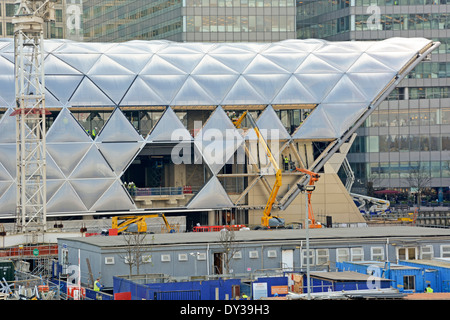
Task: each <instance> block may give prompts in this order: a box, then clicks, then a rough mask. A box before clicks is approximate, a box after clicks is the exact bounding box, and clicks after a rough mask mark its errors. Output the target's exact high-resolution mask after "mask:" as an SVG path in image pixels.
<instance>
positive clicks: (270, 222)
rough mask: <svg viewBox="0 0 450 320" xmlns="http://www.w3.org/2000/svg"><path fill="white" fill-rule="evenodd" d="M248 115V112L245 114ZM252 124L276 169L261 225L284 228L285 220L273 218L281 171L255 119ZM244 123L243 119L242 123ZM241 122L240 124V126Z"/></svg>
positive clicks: (251, 119)
mask: <svg viewBox="0 0 450 320" xmlns="http://www.w3.org/2000/svg"><path fill="white" fill-rule="evenodd" d="M245 114H246V112H245ZM249 119H250V122H251V123H252V126H253V129H254V130H255V133H256V135H257V136H258V140H259V143H260V144H261V146H262V147H263V148H264V150H265V152H266V154H267V157H268V158H269V160H270V162H271V163H272V165H273V167H274V169H275V184H274V186H273V188H272V191H271V192H270V196H269V199H268V200H267V203H266V206H265V208H264V211H263V216H262V217H261V225H262V226H263V227H278V228H280V227H284V219H282V218H280V217H275V216H272V213H271V212H272V207H273V204H274V203H275V200H276V198H277V195H278V190H280V187H281V184H282V177H281V169H280V168H279V166H278V163H277V161H276V160H275V158H274V157H273V154H272V152H271V151H270V148H269V146H268V145H267V143H266V141H265V140H264V137H263V136H262V134H261V132H260V131H259V129H258V127H257V125H256V123H255V122H254V120H253V118H252V117H251V116H250V117H249ZM240 122H242V119H241V121H240ZM240 122H239V124H240Z"/></svg>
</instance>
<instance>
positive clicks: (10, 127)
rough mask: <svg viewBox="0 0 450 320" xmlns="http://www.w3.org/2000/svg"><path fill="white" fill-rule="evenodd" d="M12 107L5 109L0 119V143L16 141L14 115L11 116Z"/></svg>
mask: <svg viewBox="0 0 450 320" xmlns="http://www.w3.org/2000/svg"><path fill="white" fill-rule="evenodd" d="M12 112H13V110H12V109H8V110H6V112H5V113H4V115H3V117H2V119H1V120H0V131H1V134H0V143H16V141H17V138H16V117H15V116H11V113H12Z"/></svg>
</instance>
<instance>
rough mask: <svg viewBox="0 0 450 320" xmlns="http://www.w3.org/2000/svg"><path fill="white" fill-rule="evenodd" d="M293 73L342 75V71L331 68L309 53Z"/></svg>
mask: <svg viewBox="0 0 450 320" xmlns="http://www.w3.org/2000/svg"><path fill="white" fill-rule="evenodd" d="M295 73H298V74H304V73H314V74H320V73H325V74H330V73H342V71H340V70H339V69H337V68H335V67H333V66H332V65H331V64H329V63H327V62H325V61H323V60H322V59H320V58H319V57H317V56H315V55H314V53H311V54H310V55H309V56H308V57H307V58H306V59H305V60H304V61H303V63H302V64H301V65H300V66H299V67H298V69H297V70H296V71H295Z"/></svg>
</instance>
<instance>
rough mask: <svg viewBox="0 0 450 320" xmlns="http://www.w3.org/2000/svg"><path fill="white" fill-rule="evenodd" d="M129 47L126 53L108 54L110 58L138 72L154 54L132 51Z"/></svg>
mask: <svg viewBox="0 0 450 320" xmlns="http://www.w3.org/2000/svg"><path fill="white" fill-rule="evenodd" d="M128 49H129V47H127V51H126V53H125V54H124V53H121V54H119V53H117V54H110V53H108V54H106V55H107V56H108V58H110V59H111V60H114V61H115V62H117V63H119V64H120V65H122V66H124V67H125V68H127V69H128V70H130V71H132V72H133V73H136V74H138V73H139V72H141V70H142V69H143V68H144V66H145V65H146V64H147V63H148V62H149V61H150V59H151V57H152V55H153V54H149V53H131V52H130V51H128Z"/></svg>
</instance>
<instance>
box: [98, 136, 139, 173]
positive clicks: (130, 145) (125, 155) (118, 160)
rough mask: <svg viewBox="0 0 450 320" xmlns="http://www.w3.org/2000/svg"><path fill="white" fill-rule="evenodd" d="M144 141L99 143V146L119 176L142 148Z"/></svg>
mask: <svg viewBox="0 0 450 320" xmlns="http://www.w3.org/2000/svg"><path fill="white" fill-rule="evenodd" d="M142 145H143V142H140V143H137V142H124V143H120V142H115V143H98V144H97V147H98V149H99V150H100V152H101V154H102V155H103V156H104V157H105V159H106V161H107V162H108V164H109V165H110V166H111V168H112V169H113V171H114V172H115V173H116V175H117V176H120V175H121V174H122V172H123V171H125V169H126V167H127V166H128V164H130V163H131V161H133V159H134V158H135V157H136V155H137V153H138V152H139V150H140V149H141V147H142Z"/></svg>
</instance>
